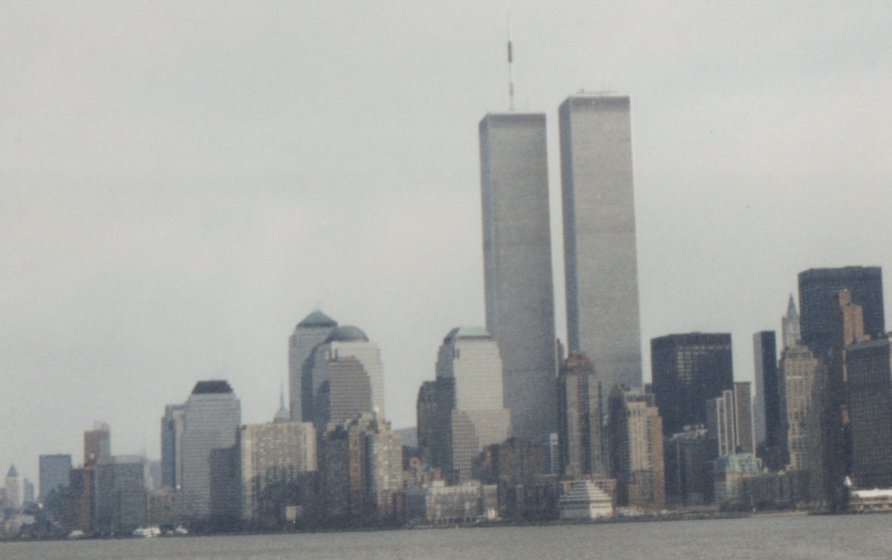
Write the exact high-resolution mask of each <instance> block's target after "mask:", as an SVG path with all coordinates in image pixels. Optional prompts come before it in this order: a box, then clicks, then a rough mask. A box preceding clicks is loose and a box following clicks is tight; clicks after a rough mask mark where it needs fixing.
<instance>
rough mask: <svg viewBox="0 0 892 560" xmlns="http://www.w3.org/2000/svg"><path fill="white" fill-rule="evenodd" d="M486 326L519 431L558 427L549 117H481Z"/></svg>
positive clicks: (538, 433)
mask: <svg viewBox="0 0 892 560" xmlns="http://www.w3.org/2000/svg"><path fill="white" fill-rule="evenodd" d="M479 132H480V174H481V184H482V189H481V191H482V202H483V271H484V280H485V288H486V328H487V330H488V331H489V332H490V333H491V334H492V336H493V338H495V339H496V341H497V342H498V344H499V349H500V350H501V355H502V364H503V366H504V381H503V386H504V399H505V406H506V407H507V408H508V410H510V411H511V431H512V433H513V434H514V435H515V436H518V437H523V438H526V439H529V440H531V441H536V442H541V441H543V440H544V438H545V437H546V436H547V435H548V434H550V433H553V432H555V431H556V430H557V412H556V409H555V407H554V403H555V402H556V401H555V399H556V397H555V388H556V387H555V383H554V380H555V377H556V373H557V363H556V362H557V360H556V357H555V336H554V286H553V283H552V282H553V281H552V275H551V230H550V226H549V209H548V158H547V154H546V146H545V138H546V133H545V115H543V114H524V113H508V114H488V115H486V116H485V117H484V118H483V120H482V121H480V127H479Z"/></svg>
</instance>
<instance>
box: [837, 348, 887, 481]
mask: <svg viewBox="0 0 892 560" xmlns="http://www.w3.org/2000/svg"><path fill="white" fill-rule="evenodd" d="M890 363H892V352H890V339H889V338H886V337H884V338H881V339H879V340H870V341H864V342H856V343H855V344H851V345H849V346H847V347H846V372H847V374H848V390H849V391H848V392H849V406H848V413H849V426H850V433H851V438H852V475H853V478H854V482H855V485H856V486H859V487H861V488H888V487H890V486H892V367H890Z"/></svg>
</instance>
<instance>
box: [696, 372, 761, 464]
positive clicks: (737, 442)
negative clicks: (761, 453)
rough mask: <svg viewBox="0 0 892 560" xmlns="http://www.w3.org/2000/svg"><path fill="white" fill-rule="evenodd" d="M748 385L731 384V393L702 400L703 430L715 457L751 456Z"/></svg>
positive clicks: (726, 391)
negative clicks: (707, 435)
mask: <svg viewBox="0 0 892 560" xmlns="http://www.w3.org/2000/svg"><path fill="white" fill-rule="evenodd" d="M751 406H752V405H751V404H750V384H749V382H736V383H734V389H733V390H725V391H722V394H721V395H720V396H719V397H716V398H714V399H709V400H707V401H706V428H707V430H708V431H709V439H710V442H711V445H712V446H713V452H714V454H715V456H717V457H723V456H725V455H734V454H737V453H754V452H755V448H754V445H753V422H752V415H751V412H750V411H751V410H752V408H751Z"/></svg>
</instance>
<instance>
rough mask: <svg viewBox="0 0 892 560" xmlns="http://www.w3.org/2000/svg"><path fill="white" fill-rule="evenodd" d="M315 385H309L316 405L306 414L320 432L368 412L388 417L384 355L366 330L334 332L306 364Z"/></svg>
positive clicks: (348, 327) (352, 328) (339, 329)
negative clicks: (385, 397)
mask: <svg viewBox="0 0 892 560" xmlns="http://www.w3.org/2000/svg"><path fill="white" fill-rule="evenodd" d="M306 368H307V369H306V370H305V375H306V373H310V374H311V379H312V385H309V384H307V385H305V388H306V389H307V392H308V393H309V394H311V395H312V403H310V404H309V406H308V407H307V409H306V410H305V412H304V414H305V416H304V418H305V419H307V413H309V414H310V415H311V416H310V418H309V419H310V420H312V422H313V423H314V424H315V425H316V429H317V430H320V431H321V430H325V428H326V426H327V425H328V424H329V423H330V422H335V423H341V422H344V421H347V420H352V419H354V418H356V417H357V416H358V415H360V414H362V413H364V412H375V413H377V414H378V415H379V416H381V417H384V373H383V367H382V364H381V352H380V350H379V349H378V346H377V345H376V344H375V343H373V342H370V341H369V338H368V336H367V335H366V334H365V333H364V332H363V331H362V329H360V328H358V327H355V326H353V325H342V326H339V327H335V328H333V329H332V330H331V331H330V332H329V334H328V337H327V338H326V340H325V342H324V343H322V344H320V345H318V346H317V347H316V349H315V350H314V351H313V354H312V356H310V358H309V359H307V361H306Z"/></svg>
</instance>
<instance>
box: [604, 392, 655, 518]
mask: <svg viewBox="0 0 892 560" xmlns="http://www.w3.org/2000/svg"><path fill="white" fill-rule="evenodd" d="M607 408H608V411H609V413H608V418H609V421H608V430H609V433H610V436H609V440H610V463H611V465H610V476H612V477H614V478H615V479H616V482H617V488H616V494H617V496H616V497H617V503H619V504H620V505H629V506H637V507H641V508H647V509H656V510H659V509H662V508H663V505H664V504H665V499H666V491H665V490H666V487H665V476H664V474H665V473H664V466H663V465H664V464H663V459H664V457H663V422H662V418H661V417H660V411H659V410H657V407H656V403H655V400H654V396H653V395H652V394H649V393H644V392H642V391H641V389H640V388H635V389H631V390H627V389H625V388H623V387H620V386H616V387H614V388H613V390H612V391H611V392H610V397H609V400H608V406H607Z"/></svg>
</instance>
